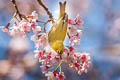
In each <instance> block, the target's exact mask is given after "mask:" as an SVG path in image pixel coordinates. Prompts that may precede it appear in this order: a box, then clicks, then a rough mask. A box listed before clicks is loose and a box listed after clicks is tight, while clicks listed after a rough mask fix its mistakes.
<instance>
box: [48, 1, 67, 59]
mask: <svg viewBox="0 0 120 80" xmlns="http://www.w3.org/2000/svg"><path fill="white" fill-rule="evenodd" d="M59 5H60V11H59V17H58V19H57V21H56V22H55V23H54V24H53V26H52V28H51V30H50V31H49V32H48V42H49V44H50V46H51V47H52V49H53V50H54V51H55V52H56V53H57V54H59V56H60V58H61V59H62V57H61V56H62V54H63V50H64V39H65V36H66V32H67V26H68V15H67V13H66V12H65V7H66V1H65V2H64V3H61V2H60V3H59Z"/></svg>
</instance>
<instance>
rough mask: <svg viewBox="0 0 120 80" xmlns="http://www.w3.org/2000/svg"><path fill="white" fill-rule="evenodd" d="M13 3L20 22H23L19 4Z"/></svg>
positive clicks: (13, 1) (14, 0)
mask: <svg viewBox="0 0 120 80" xmlns="http://www.w3.org/2000/svg"><path fill="white" fill-rule="evenodd" d="M11 2H12V3H13V6H14V7H15V10H16V13H17V14H18V16H19V18H20V20H22V15H21V14H20V12H19V10H18V7H17V4H16V0H11Z"/></svg>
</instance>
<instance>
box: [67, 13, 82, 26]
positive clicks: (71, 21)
mask: <svg viewBox="0 0 120 80" xmlns="http://www.w3.org/2000/svg"><path fill="white" fill-rule="evenodd" d="M68 24H71V25H75V26H78V27H79V28H80V27H81V26H82V25H83V21H82V20H81V18H80V16H79V15H77V16H76V18H74V19H69V20H68Z"/></svg>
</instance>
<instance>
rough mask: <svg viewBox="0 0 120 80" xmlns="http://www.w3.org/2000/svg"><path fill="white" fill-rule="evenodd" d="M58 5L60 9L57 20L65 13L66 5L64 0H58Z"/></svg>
mask: <svg viewBox="0 0 120 80" xmlns="http://www.w3.org/2000/svg"><path fill="white" fill-rule="evenodd" d="M59 5H60V9H59V10H60V11H59V18H58V20H59V19H60V18H61V17H63V16H64V15H65V7H66V1H65V2H64V3H62V2H59Z"/></svg>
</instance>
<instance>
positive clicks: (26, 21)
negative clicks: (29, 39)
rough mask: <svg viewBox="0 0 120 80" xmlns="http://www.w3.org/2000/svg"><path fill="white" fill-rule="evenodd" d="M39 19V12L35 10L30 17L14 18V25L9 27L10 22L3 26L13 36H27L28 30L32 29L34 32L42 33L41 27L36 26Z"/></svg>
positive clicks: (4, 30) (3, 29)
mask: <svg viewBox="0 0 120 80" xmlns="http://www.w3.org/2000/svg"><path fill="white" fill-rule="evenodd" d="M37 20H38V14H37V13H36V11H33V12H32V14H31V15H30V17H28V18H22V20H13V21H12V22H14V23H13V26H12V27H9V25H10V23H9V24H8V25H6V26H5V27H3V28H2V31H3V32H6V33H8V34H9V35H10V36H12V37H24V38H25V37H26V36H27V32H28V33H29V32H30V31H31V30H32V31H33V33H34V34H37V33H40V31H41V27H40V26H36V24H37Z"/></svg>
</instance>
